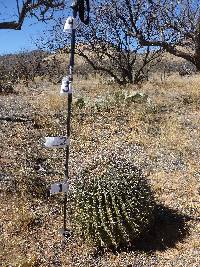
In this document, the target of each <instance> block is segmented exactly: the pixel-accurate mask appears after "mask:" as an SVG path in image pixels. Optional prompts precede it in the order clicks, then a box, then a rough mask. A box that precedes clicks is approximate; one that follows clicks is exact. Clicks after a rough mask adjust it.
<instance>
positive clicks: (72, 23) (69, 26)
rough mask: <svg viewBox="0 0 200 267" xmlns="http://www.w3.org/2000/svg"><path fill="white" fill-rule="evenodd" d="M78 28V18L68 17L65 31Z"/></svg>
mask: <svg viewBox="0 0 200 267" xmlns="http://www.w3.org/2000/svg"><path fill="white" fill-rule="evenodd" d="M75 29H76V19H75V18H74V17H72V16H70V17H68V18H67V19H66V21H65V25H64V32H66V31H70V30H75Z"/></svg>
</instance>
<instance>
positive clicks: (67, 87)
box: [60, 77, 72, 95]
mask: <svg viewBox="0 0 200 267" xmlns="http://www.w3.org/2000/svg"><path fill="white" fill-rule="evenodd" d="M70 93H72V83H71V81H69V78H68V77H64V78H63V79H62V84H61V89H60V95H67V94H70Z"/></svg>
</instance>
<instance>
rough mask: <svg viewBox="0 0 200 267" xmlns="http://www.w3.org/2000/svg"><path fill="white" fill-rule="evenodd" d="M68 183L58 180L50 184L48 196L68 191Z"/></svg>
mask: <svg viewBox="0 0 200 267" xmlns="http://www.w3.org/2000/svg"><path fill="white" fill-rule="evenodd" d="M68 190H69V184H68V183H67V182H58V183H55V184H52V185H51V188H50V191H49V192H50V196H51V195H54V194H58V193H64V192H68Z"/></svg>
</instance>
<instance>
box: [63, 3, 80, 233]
mask: <svg viewBox="0 0 200 267" xmlns="http://www.w3.org/2000/svg"><path fill="white" fill-rule="evenodd" d="M77 6H78V1H73V2H72V5H71V8H72V10H73V23H75V19H76V17H77V11H78V9H77ZM75 37H76V29H75V27H73V25H72V31H71V50H70V64H69V76H68V78H69V93H68V101H67V102H68V103H67V104H68V106H67V111H68V113H67V139H68V140H70V122H71V113H72V110H71V109H72V82H73V69H74V54H75V41H76V38H75ZM65 180H66V182H68V181H69V142H68V144H67V146H66V162H65ZM66 219H67V192H66V193H65V195H64V226H63V228H64V229H63V230H64V233H63V235H64V236H65V237H67V236H68V235H69V233H68V232H67V227H66Z"/></svg>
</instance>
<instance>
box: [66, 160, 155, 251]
mask: <svg viewBox="0 0 200 267" xmlns="http://www.w3.org/2000/svg"><path fill="white" fill-rule="evenodd" d="M70 200H71V203H70V207H71V213H70V214H71V222H72V225H73V226H74V229H75V232H76V233H77V234H78V235H81V236H82V237H83V238H84V240H85V241H87V242H89V243H90V244H91V243H92V244H93V245H96V246H103V247H113V246H114V247H118V246H120V245H126V244H128V243H129V242H133V241H134V240H136V239H138V237H139V236H140V235H141V234H142V233H144V231H147V230H148V229H149V228H150V226H151V224H152V222H153V213H154V200H153V196H152V193H151V190H150V188H149V185H148V183H147V181H146V179H145V178H144V177H143V176H142V175H141V173H140V171H138V170H137V169H136V168H135V167H134V166H133V165H132V164H131V163H129V162H127V161H126V160H124V159H122V158H112V159H109V160H103V161H101V162H98V163H97V164H95V165H94V166H90V167H88V168H87V169H85V170H84V171H83V172H82V173H81V174H80V176H79V177H78V180H77V181H76V184H75V185H74V186H73V190H72V191H71V196H70Z"/></svg>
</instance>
